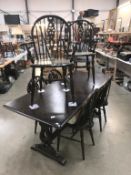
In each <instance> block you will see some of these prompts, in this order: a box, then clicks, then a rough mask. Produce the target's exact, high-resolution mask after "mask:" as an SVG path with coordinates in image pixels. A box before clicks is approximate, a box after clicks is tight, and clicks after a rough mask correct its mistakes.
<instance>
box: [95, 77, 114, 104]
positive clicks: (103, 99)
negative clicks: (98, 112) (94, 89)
mask: <svg viewBox="0 0 131 175" xmlns="http://www.w3.org/2000/svg"><path fill="white" fill-rule="evenodd" d="M111 81H112V76H111V77H110V78H109V80H108V81H107V82H106V83H105V84H104V85H103V86H102V87H101V88H100V89H99V90H98V91H99V96H98V100H97V105H96V106H103V105H107V104H108V96H109V92H110V87H111Z"/></svg>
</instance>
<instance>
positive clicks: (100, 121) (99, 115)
mask: <svg viewBox="0 0 131 175" xmlns="http://www.w3.org/2000/svg"><path fill="white" fill-rule="evenodd" d="M98 110H99V111H98V117H99V125H100V132H102V120H101V109H100V108H99V109H98Z"/></svg>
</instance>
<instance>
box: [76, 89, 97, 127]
mask: <svg viewBox="0 0 131 175" xmlns="http://www.w3.org/2000/svg"><path fill="white" fill-rule="evenodd" d="M97 98H98V90H94V91H93V92H92V94H91V95H90V96H89V97H88V99H87V100H86V101H85V102H84V104H83V106H82V108H81V111H80V113H79V117H78V118H77V121H76V123H75V126H76V129H80V128H83V127H85V126H88V127H92V125H93V115H94V111H95V106H96V102H97Z"/></svg>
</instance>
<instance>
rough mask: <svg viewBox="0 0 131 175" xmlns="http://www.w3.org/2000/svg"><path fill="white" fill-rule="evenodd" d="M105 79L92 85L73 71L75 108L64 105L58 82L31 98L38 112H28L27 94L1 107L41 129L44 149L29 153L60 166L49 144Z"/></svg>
mask: <svg viewBox="0 0 131 175" xmlns="http://www.w3.org/2000/svg"><path fill="white" fill-rule="evenodd" d="M108 78H109V77H108V76H105V75H104V74H97V75H96V83H95V85H94V84H93V82H92V79H88V75H87V72H78V71H75V72H74V73H73V80H74V87H75V88H74V94H75V100H76V102H77V106H76V107H71V106H69V105H68V102H70V101H71V99H72V98H71V93H70V92H64V91H63V86H62V85H61V82H58V81H57V82H53V83H51V84H48V85H47V86H46V88H45V92H44V93H40V94H36V95H35V99H34V101H35V103H36V104H38V105H39V108H38V109H35V110H31V109H30V108H29V105H30V94H26V95H24V96H22V97H20V98H18V99H16V100H13V101H10V102H8V103H7V104H5V107H7V108H8V109H10V110H12V111H14V112H17V113H19V114H21V115H22V116H25V117H28V118H31V119H33V120H36V121H38V122H39V123H40V126H41V133H40V139H41V141H42V142H43V145H44V146H40V147H39V146H38V144H37V145H36V146H33V147H32V149H34V150H36V151H39V152H41V153H43V154H44V155H46V156H48V157H50V158H52V159H54V160H56V161H57V162H59V163H60V164H62V165H64V164H65V162H66V161H65V159H64V158H63V157H62V156H60V155H59V154H58V153H57V152H56V151H55V150H54V148H52V146H51V143H52V140H53V139H54V138H56V137H57V135H58V134H59V130H60V129H61V128H62V127H63V126H64V125H65V123H67V122H68V121H69V120H70V119H71V118H72V117H73V116H74V114H75V113H76V112H77V111H78V110H79V108H80V107H81V106H82V104H83V102H84V101H85V100H87V98H88V97H89V95H90V94H91V92H92V91H93V90H94V89H95V88H100V87H101V86H103V85H104V84H105V83H106V81H107V80H108ZM52 127H54V128H56V131H55V132H54V133H51V128H52ZM45 132H46V135H45ZM45 136H46V138H45ZM47 136H48V137H47ZM39 145H40V144H39Z"/></svg>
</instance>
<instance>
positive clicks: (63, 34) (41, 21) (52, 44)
mask: <svg viewBox="0 0 131 175" xmlns="http://www.w3.org/2000/svg"><path fill="white" fill-rule="evenodd" d="M31 36H32V40H33V42H34V50H35V54H36V59H37V60H43V59H44V60H46V59H49V60H50V59H63V58H64V59H67V58H68V53H69V51H68V50H69V39H70V30H69V25H68V23H67V22H66V21H65V20H64V19H63V18H61V17H59V16H56V15H45V16H41V17H40V18H38V19H37V20H36V21H35V23H34V25H33V27H32V30H31Z"/></svg>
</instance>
